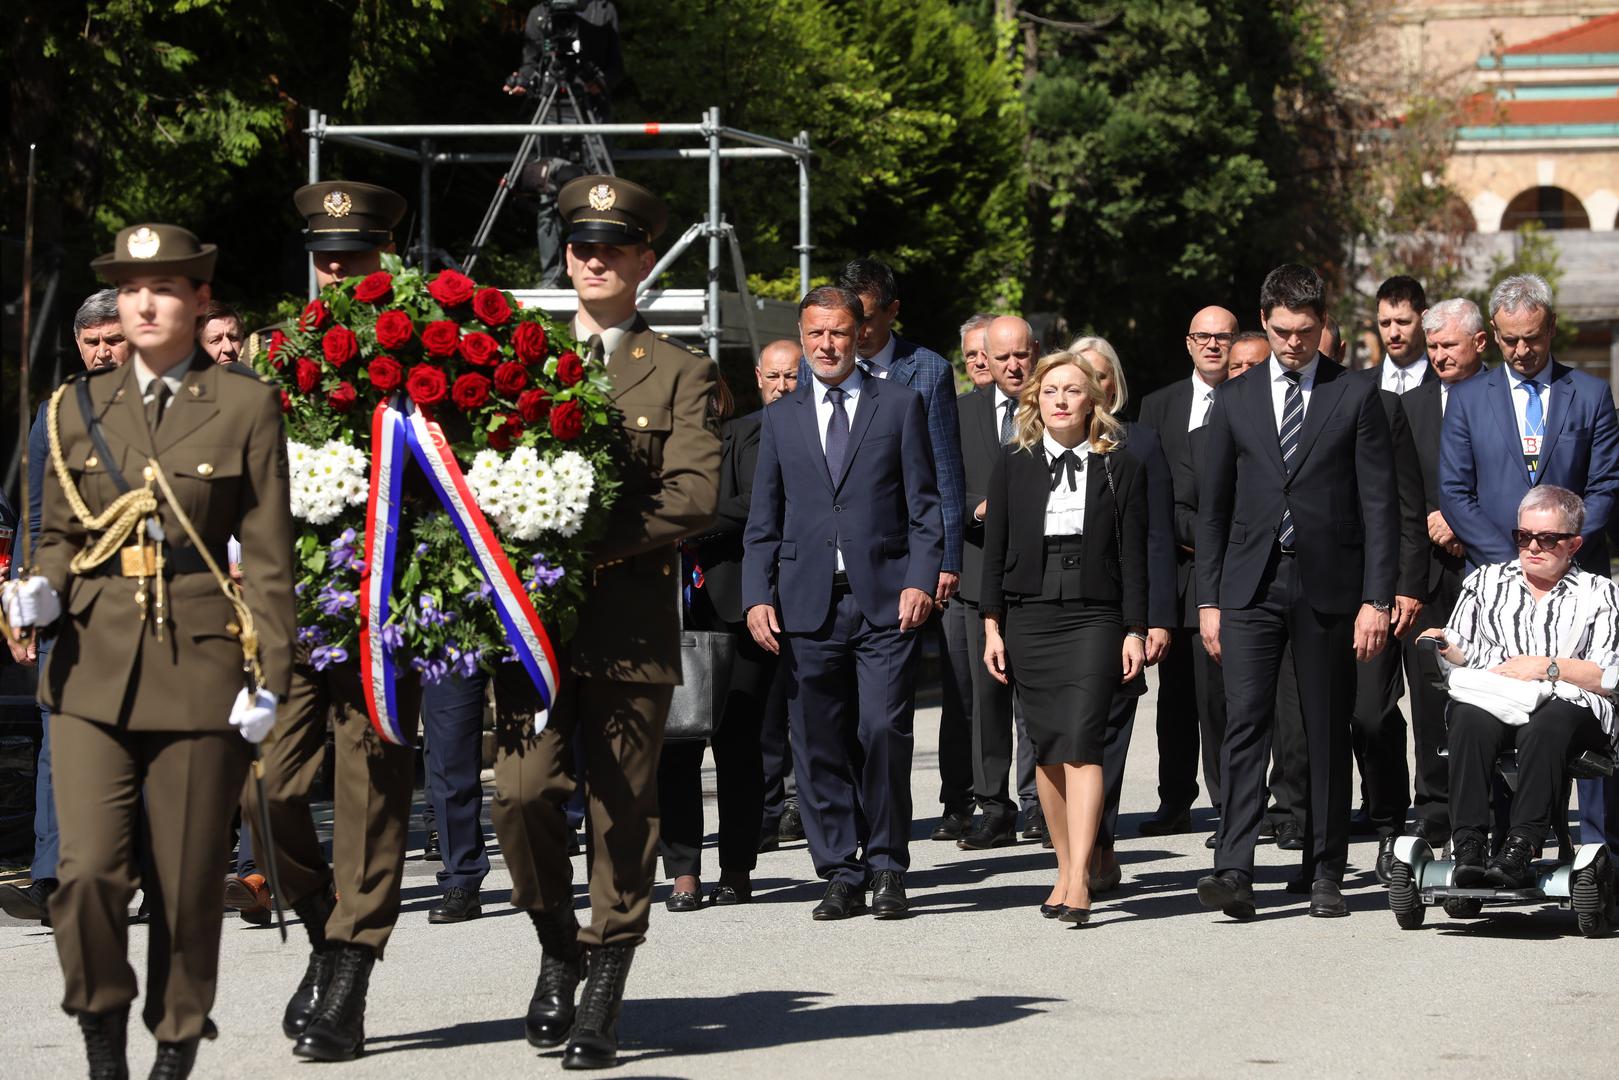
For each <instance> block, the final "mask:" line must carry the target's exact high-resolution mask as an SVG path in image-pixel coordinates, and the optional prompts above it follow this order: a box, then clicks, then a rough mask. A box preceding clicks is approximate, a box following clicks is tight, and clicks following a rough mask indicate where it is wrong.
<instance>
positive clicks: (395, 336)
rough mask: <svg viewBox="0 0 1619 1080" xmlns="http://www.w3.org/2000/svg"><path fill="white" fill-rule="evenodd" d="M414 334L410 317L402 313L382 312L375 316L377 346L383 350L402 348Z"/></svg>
mask: <svg viewBox="0 0 1619 1080" xmlns="http://www.w3.org/2000/svg"><path fill="white" fill-rule="evenodd" d="M414 332H415V330H414V328H413V327H412V326H411V324H410V316H409V315H406V314H405V313H404V312H403V311H384V312H383V313H382V314H381V315H378V316H377V344H378V345H381V346H382V347H383V348H384V349H398V348H401V347H403V346H404V345H405V344H406V343H407V342H409V341H410V336H411V334H413V333H414Z"/></svg>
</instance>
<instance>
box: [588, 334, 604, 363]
mask: <svg viewBox="0 0 1619 1080" xmlns="http://www.w3.org/2000/svg"><path fill="white" fill-rule="evenodd" d="M585 351H586V359H588V360H589V361H590V362H591V363H592V364H601V365H606V363H607V354H606V352H605V351H604V350H603V349H602V338H601V335H600V334H591V335H590V340H589V341H587V342H586V343H585Z"/></svg>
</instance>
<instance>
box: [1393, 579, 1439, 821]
mask: <svg viewBox="0 0 1619 1080" xmlns="http://www.w3.org/2000/svg"><path fill="white" fill-rule="evenodd" d="M1450 608H1451V605H1449V604H1446V605H1444V606H1443V609H1442V610H1438V611H1435V610H1433V608H1432V607H1430V606H1425V607H1424V608H1423V609H1422V614H1421V615H1420V616H1418V619H1417V625H1416V626H1414V627H1412V629H1411V632H1410V633H1409V634H1407V635H1406V639H1405V640H1404V641H1402V642H1400V652H1401V657H1402V659H1403V660H1404V662H1405V681H1406V686H1407V687H1409V688H1410V691H1411V738H1412V741H1413V742H1414V743H1415V748H1416V759H1417V772H1416V800H1415V803H1414V804H1413V805H1414V808H1415V810H1416V816H1417V817H1418V818H1420V819H1421V820H1423V821H1425V822H1427V823H1428V826H1429V828H1430V829H1438V830H1439V831H1440V832H1441V833H1448V832H1449V831H1450V762H1448V761H1446V760H1445V759H1444V758H1442V757H1440V756H1439V752H1440V751H1441V750H1443V749H1444V748H1445V707H1446V706H1447V705H1449V704H1450V695H1449V694H1447V693H1445V692H1444V691H1443V690H1440V689H1437V688H1436V687H1433V686H1430V685H1428V680H1426V679H1424V678H1423V677H1422V670H1421V669H1420V668H1419V667H1418V666H1417V648H1416V642H1417V635H1418V634H1420V633H1421V632H1422V631H1423V630H1426V629H1429V628H1431V627H1436V626H1443V625H1445V619H1447V618H1449V616H1450Z"/></svg>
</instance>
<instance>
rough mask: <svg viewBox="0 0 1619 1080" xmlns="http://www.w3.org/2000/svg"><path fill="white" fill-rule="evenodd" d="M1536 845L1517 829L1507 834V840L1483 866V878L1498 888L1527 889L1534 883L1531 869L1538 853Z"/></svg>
mask: <svg viewBox="0 0 1619 1080" xmlns="http://www.w3.org/2000/svg"><path fill="white" fill-rule="evenodd" d="M1538 853H1539V852H1538V850H1537V845H1536V844H1535V843H1534V842H1533V841H1532V840H1530V838H1529V837H1527V836H1525V835H1523V834H1522V833H1520V832H1518V831H1517V830H1513V831H1512V832H1511V833H1508V834H1507V842H1506V843H1504V844H1502V845H1501V850H1500V851H1498V852H1496V854H1495V857H1494V858H1492V859H1491V860H1490V861H1489V862H1488V863H1487V864H1485V867H1484V880H1485V882H1486V883H1488V884H1490V885H1494V886H1495V887H1496V888H1498V889H1528V888H1533V887H1534V884H1535V875H1534V872H1533V871H1532V869H1531V866H1532V864H1533V863H1534V861H1535V856H1536V855H1537V854H1538Z"/></svg>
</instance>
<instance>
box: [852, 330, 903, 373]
mask: <svg viewBox="0 0 1619 1080" xmlns="http://www.w3.org/2000/svg"><path fill="white" fill-rule="evenodd" d="M895 340H896V339H895V337H894V335H893V334H889V335H888V342H887V344H885V345H884V346H883V347H882V348H880V349H878V350H877V351H876V352H874V353H872V354H871V355H870V356H865V357H861V359H860V362H861V363H862V364H865V365H866V368H867V370H869V371H870V372H871V373H872V374H873V375H875V376H877V378H879V379H886V378H888V376H889V375H890V374H892V373H893V369H894V341H895Z"/></svg>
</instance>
